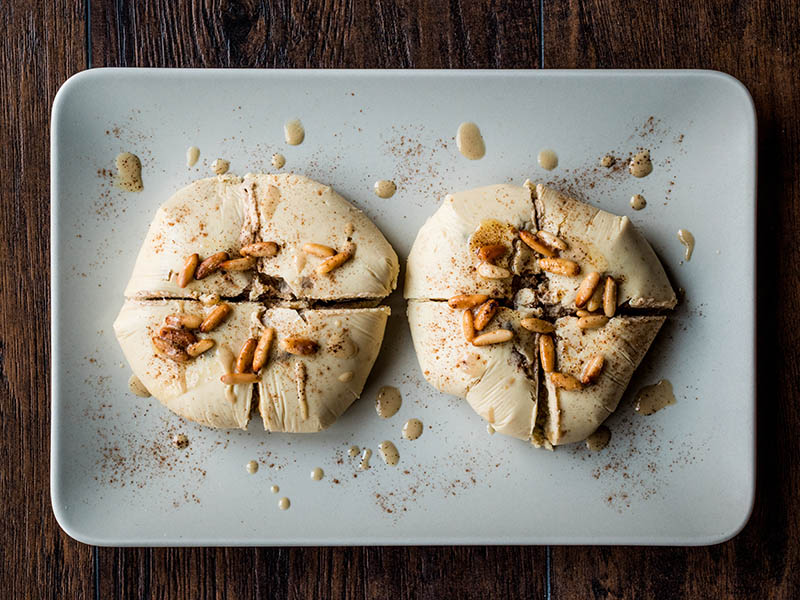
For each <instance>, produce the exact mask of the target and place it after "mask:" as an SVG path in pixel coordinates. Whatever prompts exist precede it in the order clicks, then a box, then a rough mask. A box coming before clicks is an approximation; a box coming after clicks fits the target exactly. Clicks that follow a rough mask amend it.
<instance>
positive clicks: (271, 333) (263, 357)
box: [253, 327, 275, 373]
mask: <svg viewBox="0 0 800 600" xmlns="http://www.w3.org/2000/svg"><path fill="white" fill-rule="evenodd" d="M273 339H275V329H274V328H272V327H267V328H265V329H264V331H262V332H261V338H260V339H259V340H258V345H257V346H256V350H255V352H254V353H253V371H255V372H256V373H258V372H259V371H260V370H261V368H262V367H263V366H264V365H265V364H267V358H269V349H270V348H271V347H272V340H273Z"/></svg>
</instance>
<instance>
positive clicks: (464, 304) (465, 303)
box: [447, 294, 489, 308]
mask: <svg viewBox="0 0 800 600" xmlns="http://www.w3.org/2000/svg"><path fill="white" fill-rule="evenodd" d="M488 299H489V296H487V295H486V294H462V295H460V296H453V297H452V298H450V300H448V301H447V304H448V306H450V308H472V307H473V306H478V304H483V303H484V302H486V301H487V300H488Z"/></svg>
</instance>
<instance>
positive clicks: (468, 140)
mask: <svg viewBox="0 0 800 600" xmlns="http://www.w3.org/2000/svg"><path fill="white" fill-rule="evenodd" d="M456 146H458V151H459V152H461V154H462V155H464V156H465V157H466V158H468V159H470V160H478V159H480V158H483V157H484V155H485V154H486V143H485V142H484V141H483V136H482V135H481V130H480V129H479V128H478V126H477V125H476V124H475V123H471V122H465V123H461V125H459V126H458V132H457V133H456Z"/></svg>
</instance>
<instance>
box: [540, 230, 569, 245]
mask: <svg viewBox="0 0 800 600" xmlns="http://www.w3.org/2000/svg"><path fill="white" fill-rule="evenodd" d="M536 237H538V238H539V239H540V240H542V241H543V242H544V243H545V244H547V245H548V246H550V247H551V248H555V249H556V250H566V249H567V242H565V241H564V240H562V239H561V238H560V237H557V236H556V235H554V234H552V233H550V232H549V231H545V230H544V229H540V230H539V231H537V232H536Z"/></svg>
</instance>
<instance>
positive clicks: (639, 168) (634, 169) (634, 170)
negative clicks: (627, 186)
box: [628, 150, 653, 177]
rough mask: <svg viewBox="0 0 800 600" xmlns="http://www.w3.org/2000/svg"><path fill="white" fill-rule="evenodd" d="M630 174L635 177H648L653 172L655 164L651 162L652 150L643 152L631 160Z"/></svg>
mask: <svg viewBox="0 0 800 600" xmlns="http://www.w3.org/2000/svg"><path fill="white" fill-rule="evenodd" d="M628 172H629V173H630V174H631V175H633V176H634V177H647V176H648V175H650V173H652V172H653V163H652V162H651V161H650V150H642V151H641V152H639V153H638V154H637V155H636V156H634V157H633V158H632V159H631V162H630V164H629V165H628Z"/></svg>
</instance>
